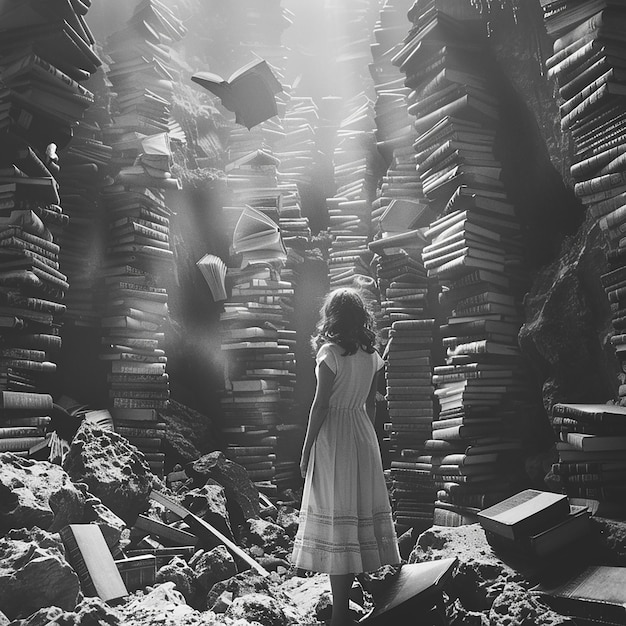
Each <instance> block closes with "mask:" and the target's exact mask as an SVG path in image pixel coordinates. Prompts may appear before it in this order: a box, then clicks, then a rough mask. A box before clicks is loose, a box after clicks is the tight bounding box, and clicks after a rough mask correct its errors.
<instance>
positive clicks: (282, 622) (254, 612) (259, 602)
mask: <svg viewBox="0 0 626 626" xmlns="http://www.w3.org/2000/svg"><path fill="white" fill-rule="evenodd" d="M226 616H227V617H230V618H232V619H244V620H246V622H247V623H249V622H258V623H259V624H262V626H287V623H288V622H287V616H286V615H285V613H284V611H283V609H282V607H281V605H280V604H279V603H278V602H277V601H276V600H274V598H270V597H269V596H266V595H263V594H260V593H250V594H247V595H245V596H242V597H239V598H235V599H234V600H233V603H232V604H231V605H230V607H228V610H227V611H226Z"/></svg>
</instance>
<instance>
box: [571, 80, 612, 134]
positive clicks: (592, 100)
mask: <svg viewBox="0 0 626 626" xmlns="http://www.w3.org/2000/svg"><path fill="white" fill-rule="evenodd" d="M608 93H609V92H608V87H607V85H606V83H605V84H603V85H601V86H600V87H599V88H598V89H596V91H594V92H593V93H592V94H591V95H590V96H588V97H587V98H586V99H585V100H583V101H582V102H581V103H580V104H578V105H577V106H575V107H574V108H573V109H572V110H571V111H570V112H569V113H568V114H567V115H564V116H563V117H562V118H561V130H568V129H569V128H570V127H571V126H572V124H573V123H574V122H575V121H576V120H577V119H579V118H581V117H582V116H583V115H584V114H585V113H586V112H587V111H589V110H590V109H592V108H593V107H595V106H597V105H598V104H599V103H600V102H602V100H603V99H604V98H606V97H607V95H608Z"/></svg>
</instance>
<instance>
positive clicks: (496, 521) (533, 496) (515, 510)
mask: <svg viewBox="0 0 626 626" xmlns="http://www.w3.org/2000/svg"><path fill="white" fill-rule="evenodd" d="M569 512H570V507H569V503H568V501H567V497H566V496H564V495H562V494H558V493H551V492H548V491H539V490H537V489H525V490H524V491H520V492H519V493H517V494H515V495H514V496H511V497H510V498H507V499H506V500H503V501H502V502H499V503H498V504H494V505H493V506H490V507H488V508H486V509H484V510H483V511H481V512H480V513H479V514H478V521H479V522H480V524H481V526H482V527H483V528H484V529H485V530H486V531H491V532H492V533H495V534H497V535H500V536H501V537H507V538H508V539H520V538H522V537H527V536H529V535H531V534H535V533H538V532H540V531H542V530H546V529H548V528H550V527H551V526H554V525H555V524H557V523H559V522H561V521H563V520H565V518H567V516H568V515H569Z"/></svg>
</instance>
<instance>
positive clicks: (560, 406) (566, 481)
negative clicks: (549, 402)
mask: <svg viewBox="0 0 626 626" xmlns="http://www.w3.org/2000/svg"><path fill="white" fill-rule="evenodd" d="M552 427H553V429H554V431H555V434H556V435H557V437H558V442H557V452H558V455H559V460H558V462H557V463H555V464H553V466H552V474H553V477H552V478H553V480H554V481H556V482H557V484H559V485H560V486H561V488H562V493H565V494H566V495H568V496H570V497H574V498H591V499H594V500H599V501H600V503H601V504H600V506H601V507H602V508H603V509H605V510H606V511H607V512H608V511H610V514H611V515H614V514H617V515H618V516H624V515H625V514H626V506H625V505H624V495H625V492H626V489H625V487H624V479H625V478H626V460H625V459H626V457H625V455H624V453H625V451H626V408H625V407H622V406H617V405H612V404H567V403H560V402H559V403H557V404H555V405H554V406H553V407H552Z"/></svg>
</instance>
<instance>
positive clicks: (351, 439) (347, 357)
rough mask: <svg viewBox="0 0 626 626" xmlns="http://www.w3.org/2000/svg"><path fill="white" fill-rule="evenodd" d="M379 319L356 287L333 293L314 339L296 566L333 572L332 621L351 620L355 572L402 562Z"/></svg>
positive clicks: (340, 625)
mask: <svg viewBox="0 0 626 626" xmlns="http://www.w3.org/2000/svg"><path fill="white" fill-rule="evenodd" d="M375 340H376V334H375V331H374V320H373V318H372V315H371V313H370V312H369V311H368V309H367V307H366V305H365V303H364V302H363V300H362V299H361V297H360V296H359V294H358V292H357V291H356V290H354V289H337V290H335V291H333V292H331V293H330V294H329V295H328V296H327V298H326V301H325V303H324V306H323V307H322V310H321V312H320V321H319V322H318V324H317V334H316V335H314V337H313V338H312V344H313V347H314V349H315V350H316V351H317V356H316V363H317V365H316V368H315V372H316V376H317V388H316V391H315V397H314V399H313V404H312V406H311V411H310V414H309V423H308V427H307V431H306V435H305V439H304V445H303V448H302V459H301V462H300V471H301V472H302V475H303V477H304V478H305V481H304V492H303V494H302V509H301V511H300V525H299V528H298V534H297V536H296V540H295V545H294V550H293V555H292V559H293V562H294V565H295V566H296V567H299V568H302V569H307V570H312V571H316V572H325V573H328V574H329V575H330V586H331V591H332V596H333V613H332V620H331V626H346V625H347V624H350V623H351V622H350V618H349V612H348V602H349V592H350V589H351V587H352V581H353V578H354V574H357V573H360V572H368V571H373V570H376V569H378V568H379V567H381V566H382V565H385V564H396V563H399V562H400V555H399V552H398V543H397V539H396V535H395V531H394V528H393V522H392V519H391V508H390V506H389V498H388V495H387V489H386V486H385V479H384V476H383V468H382V462H381V458H380V451H379V449H378V441H377V438H376V432H375V430H374V411H375V398H376V378H377V374H378V371H379V370H380V368H381V367H382V366H383V360H382V359H381V357H380V356H379V354H378V352H376V350H375V348H374V343H375Z"/></svg>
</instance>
